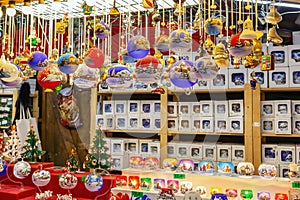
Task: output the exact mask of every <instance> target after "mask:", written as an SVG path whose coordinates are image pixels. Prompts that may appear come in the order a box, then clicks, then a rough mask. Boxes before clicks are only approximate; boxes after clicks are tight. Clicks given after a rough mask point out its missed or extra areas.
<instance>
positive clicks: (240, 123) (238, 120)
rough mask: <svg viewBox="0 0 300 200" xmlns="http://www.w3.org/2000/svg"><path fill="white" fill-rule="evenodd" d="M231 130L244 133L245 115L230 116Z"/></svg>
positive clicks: (231, 131)
mask: <svg viewBox="0 0 300 200" xmlns="http://www.w3.org/2000/svg"><path fill="white" fill-rule="evenodd" d="M228 123H229V132H230V133H244V118H243V117H229V122H228Z"/></svg>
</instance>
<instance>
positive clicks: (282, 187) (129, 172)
mask: <svg viewBox="0 0 300 200" xmlns="http://www.w3.org/2000/svg"><path fill="white" fill-rule="evenodd" d="M182 173H183V172H176V171H166V170H163V169H159V170H155V171H154V170H139V169H130V168H129V169H124V170H122V174H123V175H126V176H139V177H149V178H152V179H154V178H163V179H165V180H174V174H182ZM177 180H178V181H179V182H181V181H191V182H192V183H193V188H194V189H195V188H196V187H197V186H204V187H205V188H206V190H207V193H206V196H204V197H203V198H202V199H210V189H211V188H212V187H218V188H221V189H222V191H223V192H225V190H226V189H228V188H234V189H237V191H238V194H239V195H240V192H241V190H242V189H250V190H252V191H253V196H254V197H255V196H256V195H257V193H258V192H262V191H266V192H270V193H271V199H274V196H275V193H279V192H280V193H286V194H288V191H289V189H290V188H291V187H292V183H291V182H290V180H289V179H288V178H274V179H263V178H261V177H259V176H253V177H247V178H242V177H240V176H238V175H236V174H234V175H232V176H224V175H223V176H222V175H217V174H214V175H205V174H199V173H197V172H194V173H185V179H177ZM211 180H214V181H211ZM132 191H137V190H130V189H129V188H114V189H112V192H113V193H115V192H126V193H127V194H129V195H131V193H132ZM138 191H139V192H143V193H144V194H149V195H150V196H152V197H154V196H155V195H157V192H156V191H154V190H151V191H143V190H138ZM150 198H151V197H150ZM176 199H177V200H181V199H183V194H181V193H176Z"/></svg>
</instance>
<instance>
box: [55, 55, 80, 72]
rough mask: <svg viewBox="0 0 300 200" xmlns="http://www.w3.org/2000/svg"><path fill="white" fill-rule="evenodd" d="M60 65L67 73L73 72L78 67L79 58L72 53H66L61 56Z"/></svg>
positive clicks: (61, 69)
mask: <svg viewBox="0 0 300 200" xmlns="http://www.w3.org/2000/svg"><path fill="white" fill-rule="evenodd" d="M58 66H59V69H60V71H62V72H63V73H65V74H73V73H74V72H75V71H76V70H77V68H78V59H77V58H76V56H74V55H73V54H71V53H66V54H64V55H62V56H61V57H59V59H58Z"/></svg>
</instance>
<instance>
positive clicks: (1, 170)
mask: <svg viewBox="0 0 300 200" xmlns="http://www.w3.org/2000/svg"><path fill="white" fill-rule="evenodd" d="M6 170H7V163H6V162H5V160H2V158H1V159H0V176H2V175H4V174H6Z"/></svg>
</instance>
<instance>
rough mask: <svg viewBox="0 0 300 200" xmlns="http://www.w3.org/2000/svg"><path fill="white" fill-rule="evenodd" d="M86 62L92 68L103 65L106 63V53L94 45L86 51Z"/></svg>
mask: <svg viewBox="0 0 300 200" xmlns="http://www.w3.org/2000/svg"><path fill="white" fill-rule="evenodd" d="M84 62H85V64H86V65H87V66H88V67H90V68H99V67H102V65H103V63H104V54H103V52H102V51H101V49H98V48H96V47H92V48H90V49H89V50H88V51H87V52H86V55H85V57H84Z"/></svg>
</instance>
